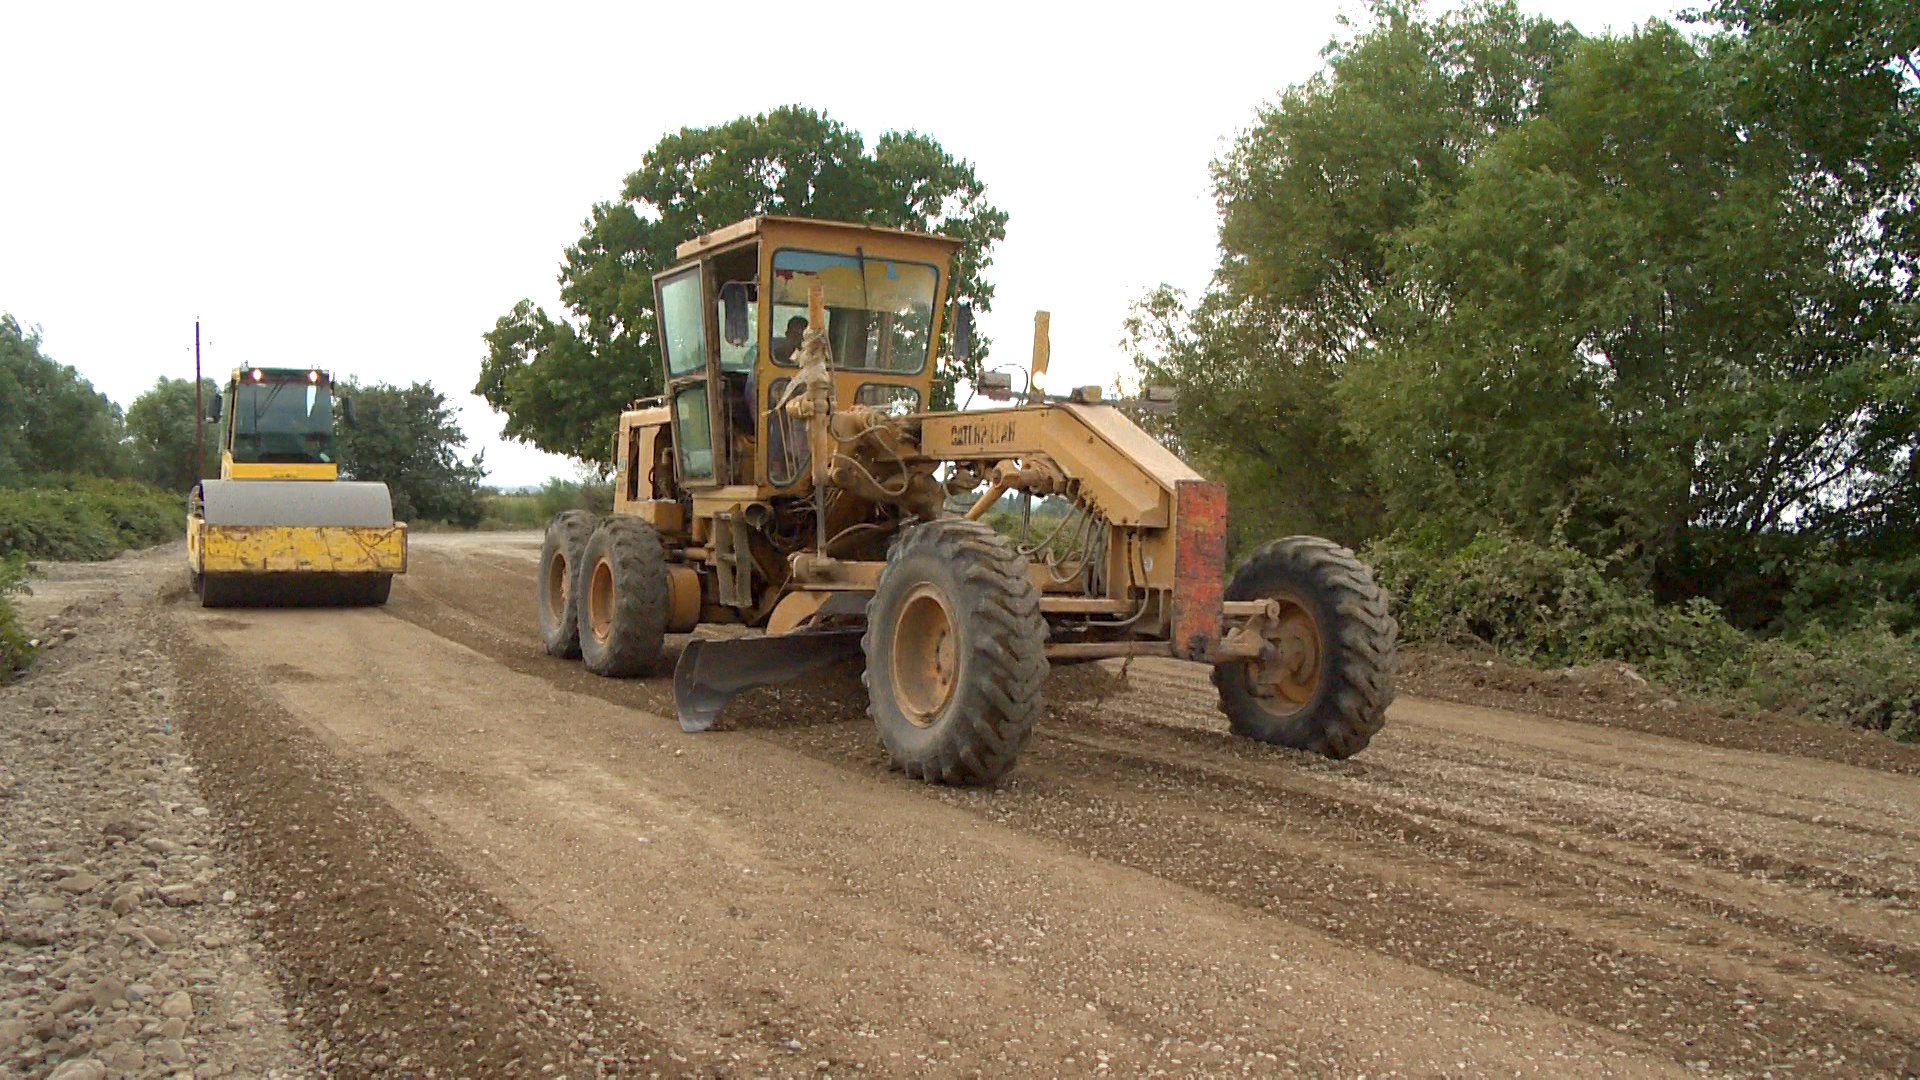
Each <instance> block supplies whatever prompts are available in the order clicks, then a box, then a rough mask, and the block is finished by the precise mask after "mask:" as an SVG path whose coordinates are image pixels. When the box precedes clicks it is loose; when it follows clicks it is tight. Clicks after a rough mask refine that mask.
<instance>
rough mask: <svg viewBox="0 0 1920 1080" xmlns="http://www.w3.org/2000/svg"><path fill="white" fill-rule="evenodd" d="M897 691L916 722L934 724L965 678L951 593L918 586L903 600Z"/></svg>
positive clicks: (896, 640) (896, 641)
mask: <svg viewBox="0 0 1920 1080" xmlns="http://www.w3.org/2000/svg"><path fill="white" fill-rule="evenodd" d="M892 651H893V665H892V667H893V671H892V674H893V696H894V700H896V701H897V702H899V704H900V711H901V713H902V714H904V715H905V716H906V718H907V721H908V722H909V723H911V724H912V725H913V726H915V727H928V726H930V725H931V724H932V723H933V722H934V720H935V719H936V718H937V717H939V715H940V713H941V712H942V711H944V710H945V709H946V707H947V703H948V702H949V701H952V700H953V691H954V687H955V686H957V685H958V684H959V682H960V640H959V633H958V628H957V627H956V626H955V625H954V621H953V610H952V609H951V608H949V607H948V606H947V598H946V597H945V596H944V595H942V594H941V592H940V590H939V589H938V588H937V587H935V586H934V585H931V584H921V585H916V586H914V587H913V589H912V590H911V591H910V592H908V593H907V597H906V600H905V601H904V602H902V603H901V605H900V619H899V621H898V622H897V623H896V624H895V626H894V633H893V650H892Z"/></svg>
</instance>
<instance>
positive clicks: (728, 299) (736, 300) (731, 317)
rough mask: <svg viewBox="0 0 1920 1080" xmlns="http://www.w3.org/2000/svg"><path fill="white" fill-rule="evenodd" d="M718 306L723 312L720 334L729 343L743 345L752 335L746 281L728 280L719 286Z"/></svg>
mask: <svg viewBox="0 0 1920 1080" xmlns="http://www.w3.org/2000/svg"><path fill="white" fill-rule="evenodd" d="M720 306H721V308H722V309H723V310H724V312H725V315H724V316H723V317H722V319H721V322H722V323H723V324H724V325H722V326H721V328H720V333H721V335H722V336H723V337H725V338H726V339H727V344H729V345H735V346H738V345H745V344H746V343H747V342H748V341H749V340H751V339H752V337H753V326H752V314H751V313H750V312H749V311H748V310H747V283H746V282H744V281H729V282H727V283H726V284H725V285H722V286H720Z"/></svg>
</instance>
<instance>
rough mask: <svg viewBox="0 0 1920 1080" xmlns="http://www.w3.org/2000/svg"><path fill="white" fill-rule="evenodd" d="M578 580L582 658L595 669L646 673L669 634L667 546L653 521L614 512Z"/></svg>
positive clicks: (591, 544)
mask: <svg viewBox="0 0 1920 1080" xmlns="http://www.w3.org/2000/svg"><path fill="white" fill-rule="evenodd" d="M576 584H577V585H578V593H579V597H578V602H577V603H576V605H575V606H576V607H577V608H578V610H579V620H580V623H579V626H580V628H579V633H580V658H581V659H582V660H584V661H585V662H586V665H587V670H588V671H591V672H593V673H594V674H595V675H605V676H607V677H609V678H614V679H625V678H631V677H632V676H635V675H644V674H646V673H647V671H648V669H650V668H652V667H653V665H654V663H655V662H656V661H658V660H659V659H660V649H661V646H662V645H663V644H664V643H665V642H666V637H667V550H666V547H665V545H663V544H662V543H661V542H660V534H659V533H658V532H657V531H655V529H654V527H653V526H652V525H649V524H647V523H646V522H644V521H639V520H637V519H634V518H623V517H616V518H609V519H608V520H607V521H605V522H603V523H602V524H601V526H600V527H599V528H598V529H595V530H594V531H593V536H592V538H591V539H589V540H588V541H587V548H586V552H585V553H584V554H583V555H582V556H581V558H580V576H579V579H578V581H577V583H576Z"/></svg>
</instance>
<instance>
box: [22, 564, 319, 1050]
mask: <svg viewBox="0 0 1920 1080" xmlns="http://www.w3.org/2000/svg"><path fill="white" fill-rule="evenodd" d="M150 570H151V567H150V566H149V565H148V564H147V563H145V562H141V561H139V560H123V561H120V562H116V563H109V564H104V565H103V566H101V567H96V568H85V569H81V568H69V567H56V568H54V573H55V575H56V579H55V580H54V581H51V582H42V583H40V584H39V587H38V589H37V591H38V592H39V593H40V594H41V595H38V596H35V597H29V598H24V599H25V603H24V607H25V612H26V615H27V618H28V619H29V620H36V621H38V622H39V629H38V631H37V636H38V637H39V638H40V639H41V640H42V641H43V642H44V643H45V645H46V650H45V651H44V652H43V653H42V655H41V656H40V658H39V660H38V662H37V663H36V664H35V666H34V668H33V673H32V677H31V678H30V679H28V680H26V681H24V682H22V683H20V684H17V685H14V686H11V687H7V688H4V689H0V1073H6V1074H10V1075H26V1076H49V1075H50V1076H53V1077H57V1078H59V1080H79V1078H83V1077H106V1076H193V1077H218V1076H228V1075H244V1076H306V1075H313V1074H315V1069H314V1067H313V1062H312V1060H311V1059H310V1058H309V1057H307V1056H306V1055H305V1054H303V1053H301V1051H300V1049H299V1048H298V1046H297V1045H296V1043H295V1040H294V1039H293V1038H292V1036H291V1035H290V1033H289V1032H288V1029H287V1014H286V1009H285V1006H284V1003H283V999H282V997H281V994H280V991H279V988H278V986H276V985H275V983H274V980H273V978H272V976H271V973H270V970H269V969H270V963H269V962H268V959H267V956H266V950H265V948H264V947H263V945H262V944H261V942H260V941H259V940H258V938H257V937H256V936H255V935H254V934H253V933H252V931H251V929H250V928H249V926H248V924H247V922H246V919H245V915H246V914H247V913H248V912H249V911H250V910H251V909H252V907H253V905H254V904H255V903H256V902H257V901H256V897H255V896H254V894H253V893H252V892H251V890H248V889H247V888H246V887H245V886H244V884H243V883H242V882H241V881H240V880H239V879H238V878H237V877H236V876H235V874H234V873H233V865H232V862H231V861H230V860H229V859H228V858H227V856H226V854H225V853H224V852H223V851H222V850H221V843H220V837H219V831H218V828H217V824H216V822H215V821H213V820H212V816H211V813H210V811H209V809H208V807H207V805H206V803H205V802H204V801H203V800H202V798H201V793H200V785H199V776H198V775H197V772H196V770H195V768H194V766H193V765H192V764H191V760H190V756H189V754H188V750H187V747H186V746H185V745H184V743H183V742H182V740H181V737H180V725H179V723H178V712H177V707H178V706H177V682H176V679H175V673H174V670H173V668H172V665H170V664H169V663H168V662H167V660H166V659H165V658H164V657H163V656H162V655H161V654H160V653H159V652H158V651H157V650H156V649H155V647H154V646H155V644H156V642H155V639H154V636H153V634H152V631H151V627H150V625H148V623H146V622H145V621H144V620H142V619H139V618H129V617H128V615H127V613H128V611H129V609H133V610H136V611H144V610H147V608H148V606H149V605H150V604H151V597H152V584H151V582H152V576H151V573H150ZM75 572H78V573H80V574H83V575H85V576H86V577H87V578H89V579H90V580H89V581H88V583H87V584H84V585H73V584H71V583H70V582H67V581H63V580H61V579H62V578H64V577H67V576H69V575H72V574H74V573H75ZM29 625H33V622H31V621H30V622H29Z"/></svg>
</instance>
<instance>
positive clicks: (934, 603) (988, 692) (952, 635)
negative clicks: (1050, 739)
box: [861, 520, 1047, 784]
mask: <svg viewBox="0 0 1920 1080" xmlns="http://www.w3.org/2000/svg"><path fill="white" fill-rule="evenodd" d="M1046 635H1047V624H1046V621H1045V620H1044V619H1042V618H1041V616H1040V593H1039V591H1038V590H1037V589H1035V588H1034V586H1033V581H1032V579H1031V578H1029V577H1028V576H1027V561H1026V559H1024V558H1022V557H1021V556H1020V555H1019V553H1018V552H1016V551H1015V550H1014V549H1013V545H1012V544H1010V543H1008V542H1007V540H1006V538H1005V537H1002V536H1000V535H999V534H998V533H995V532H994V531H993V530H992V529H989V528H987V527H986V526H985V525H981V524H979V523H977V522H972V521H960V520H941V521H931V522H928V523H926V524H924V525H921V526H919V527H918V528H916V529H914V530H913V531H911V532H909V533H907V535H906V536H905V537H904V538H902V539H901V541H900V542H899V543H898V544H896V545H895V546H894V549H893V551H892V553H891V554H889V555H888V557H887V565H886V569H885V570H883V571H882V572H881V575H880V581H879V584H878V587H877V588H876V589H875V591H874V594H873V601H872V603H871V604H869V605H868V608H867V632H866V635H865V637H863V638H862V639H861V647H862V649H863V650H864V651H865V652H866V656H867V670H866V673H865V674H864V675H863V676H862V677H861V678H862V681H863V682H865V683H866V685H867V713H868V715H869V716H871V717H873V722H874V724H875V726H876V727H878V728H879V732H880V741H881V744H882V745H883V746H885V747H886V750H887V753H888V755H889V756H890V757H891V758H892V759H893V764H894V766H895V767H896V768H898V769H900V770H901V771H903V772H905V773H906V774H907V775H908V776H911V777H914V778H916V779H922V780H937V781H939V782H941V783H946V784H991V783H993V782H994V781H996V780H999V779H1000V778H1001V777H1002V776H1005V775H1006V774H1007V772H1008V770H1010V769H1012V768H1013V766H1014V762H1016V761H1018V760H1019V757H1020V750H1021V747H1023V746H1025V745H1026V741H1027V737H1028V736H1029V735H1031V734H1032V733H1033V726H1034V724H1035V723H1036V722H1037V721H1038V720H1039V719H1040V714H1041V712H1042V709H1043V700H1042V697H1041V688H1042V686H1043V685H1044V684H1045V683H1046V680H1047V655H1046Z"/></svg>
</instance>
